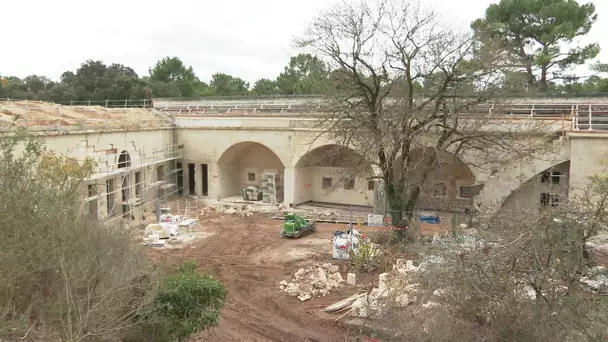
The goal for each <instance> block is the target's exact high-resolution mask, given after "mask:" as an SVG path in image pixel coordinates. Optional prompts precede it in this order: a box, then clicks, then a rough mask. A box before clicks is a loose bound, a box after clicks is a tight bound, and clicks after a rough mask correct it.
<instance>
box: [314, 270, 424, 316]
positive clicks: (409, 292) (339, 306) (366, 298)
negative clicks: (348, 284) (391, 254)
mask: <svg viewBox="0 0 608 342" xmlns="http://www.w3.org/2000/svg"><path fill="white" fill-rule="evenodd" d="M420 271H421V268H420V266H414V264H413V262H412V261H411V260H402V259H400V260H397V262H396V263H395V265H394V266H393V270H392V271H391V272H389V273H382V274H380V275H379V276H378V287H377V288H374V289H372V290H371V291H369V292H368V293H363V294H355V295H352V296H350V297H348V298H346V299H343V300H341V301H339V302H337V303H334V304H332V305H329V306H328V307H326V308H325V311H326V312H337V311H342V310H348V311H349V313H350V314H351V315H354V316H358V317H373V318H379V317H381V316H383V315H385V314H386V313H387V312H388V311H389V308H391V307H399V308H402V307H406V306H408V305H409V304H411V303H414V302H415V301H416V298H417V296H418V293H419V291H418V288H417V287H418V284H415V283H414V284H410V281H411V276H412V275H413V274H414V273H417V272H420ZM351 275H352V277H351ZM347 279H349V281H353V282H354V281H355V277H354V274H352V273H350V274H348V276H347Z"/></svg>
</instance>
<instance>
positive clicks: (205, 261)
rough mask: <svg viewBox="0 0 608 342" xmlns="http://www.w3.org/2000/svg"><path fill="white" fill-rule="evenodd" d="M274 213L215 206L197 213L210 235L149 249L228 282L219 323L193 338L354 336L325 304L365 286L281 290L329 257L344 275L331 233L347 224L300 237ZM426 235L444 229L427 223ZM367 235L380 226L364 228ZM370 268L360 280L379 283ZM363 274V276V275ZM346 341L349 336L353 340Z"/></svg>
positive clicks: (319, 225)
mask: <svg viewBox="0 0 608 342" xmlns="http://www.w3.org/2000/svg"><path fill="white" fill-rule="evenodd" d="M271 216H272V214H263V213H256V214H254V215H253V216H250V217H242V216H241V215H238V214H232V215H231V214H225V213H221V212H217V211H210V212H207V213H206V214H205V215H204V216H199V220H200V222H201V227H200V228H199V229H197V230H198V231H199V232H200V233H201V235H202V236H206V237H205V238H202V239H199V240H195V241H194V242H193V243H191V244H189V245H185V246H183V247H182V248H180V249H151V250H150V254H151V256H152V257H153V259H155V260H158V261H159V262H161V263H163V264H165V265H177V264H179V263H181V262H183V261H186V260H195V261H196V262H197V264H198V265H199V267H200V269H201V270H205V271H209V272H212V273H214V274H215V275H216V276H217V277H218V278H219V279H220V280H221V281H222V282H223V283H224V285H225V286H226V288H227V290H228V297H227V301H226V304H225V307H224V310H223V312H222V317H221V321H220V325H219V327H218V328H215V329H213V330H212V331H208V332H205V333H202V334H199V335H198V336H195V337H193V338H192V339H191V341H213V340H216V341H289V342H297V341H303V342H304V341H345V337H347V336H353V334H354V332H353V331H347V330H345V329H343V328H341V327H340V326H339V325H338V324H337V323H335V322H334V319H335V317H324V318H321V317H320V315H319V314H318V312H319V309H320V308H322V307H325V306H327V305H329V304H332V303H334V302H336V301H339V300H341V299H344V298H346V297H348V296H350V295H352V294H353V293H356V292H358V291H361V287H360V286H361V285H358V286H359V287H357V288H355V287H352V286H347V285H345V286H343V287H341V288H339V289H334V290H333V291H332V292H331V293H330V294H329V295H328V296H326V297H320V298H312V299H311V300H308V301H305V302H300V301H299V300H298V299H297V298H295V297H289V296H287V295H286V294H285V293H284V292H281V291H279V283H280V282H281V281H282V280H290V279H291V278H292V277H293V274H294V273H295V271H297V270H298V268H300V267H304V266H306V265H309V264H312V263H314V262H319V263H327V262H331V263H333V264H335V265H338V266H339V267H340V271H341V273H342V275H343V276H344V278H346V273H347V270H348V264H347V262H341V261H336V260H333V258H332V255H331V248H332V238H333V233H334V232H335V231H336V230H340V229H345V228H346V225H344V224H331V223H317V231H316V232H314V233H312V234H308V235H304V236H302V237H300V238H299V239H287V238H281V237H280V235H279V233H280V231H281V228H282V224H283V221H280V220H274V219H271ZM423 228H424V229H423V230H424V232H423V233H424V235H431V236H432V235H433V234H434V233H435V232H437V231H441V230H442V229H441V228H440V227H439V226H436V225H431V226H430V227H423ZM358 229H359V230H360V231H361V232H362V233H364V234H365V233H369V232H371V231H374V230H382V228H369V227H359V228H358ZM374 277H375V275H374V274H366V275H364V277H362V278H361V279H360V280H361V281H359V282H358V283H359V284H363V285H365V284H366V283H371V282H373V279H374ZM364 278H365V279H364ZM347 340H348V339H347Z"/></svg>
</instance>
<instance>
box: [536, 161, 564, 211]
mask: <svg viewBox="0 0 608 342" xmlns="http://www.w3.org/2000/svg"><path fill="white" fill-rule="evenodd" d="M555 172H556V170H555V167H551V168H549V169H547V170H545V171H543V172H542V173H541V175H540V176H541V183H543V182H542V179H543V178H544V177H545V175H544V173H546V174H547V175H546V177H547V178H548V181H547V182H544V184H547V188H546V191H547V192H544V191H543V192H542V193H547V194H548V196H549V198H548V201H549V202H548V203H547V204H548V206H551V207H553V206H560V205H562V204H564V203H565V202H566V201H567V200H568V182H567V181H568V173H567V172H565V173H564V172H560V171H557V172H559V174H556V173H555ZM554 178H557V180H558V181H557V183H554V182H553V179H554ZM542 193H541V194H542ZM553 195H555V196H556V197H557V201H556V202H555V203H554V200H553V198H552V196H553ZM541 207H542V204H541Z"/></svg>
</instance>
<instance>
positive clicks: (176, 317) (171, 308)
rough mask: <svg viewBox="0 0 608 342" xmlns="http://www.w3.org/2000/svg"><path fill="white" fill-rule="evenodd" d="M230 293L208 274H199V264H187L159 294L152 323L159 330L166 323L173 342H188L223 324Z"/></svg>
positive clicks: (153, 308) (171, 276)
mask: <svg viewBox="0 0 608 342" xmlns="http://www.w3.org/2000/svg"><path fill="white" fill-rule="evenodd" d="M225 299H226V289H225V288H224V286H223V285H222V283H221V282H220V281H218V280H217V279H215V278H213V277H212V276H211V275H208V274H199V273H197V272H196V263H195V262H194V261H189V262H186V263H184V264H183V265H182V266H181V267H180V268H179V269H178V270H177V272H176V273H175V274H172V275H170V276H169V277H168V278H167V279H166V281H165V284H164V286H163V287H162V288H161V290H160V291H159V293H158V294H157V296H156V298H155V300H154V302H153V307H152V310H153V311H152V312H153V314H152V315H151V316H150V317H149V321H156V322H157V323H156V324H155V325H156V326H157V327H158V326H159V325H163V324H161V323H160V322H159V321H164V326H165V327H166V329H167V334H168V337H169V338H170V339H171V340H178V341H184V340H185V339H186V338H188V337H189V336H190V335H192V334H195V333H197V332H199V331H202V330H205V329H207V328H210V327H213V326H217V325H218V324H219V318H220V313H221V310H222V307H223V305H224V300H225Z"/></svg>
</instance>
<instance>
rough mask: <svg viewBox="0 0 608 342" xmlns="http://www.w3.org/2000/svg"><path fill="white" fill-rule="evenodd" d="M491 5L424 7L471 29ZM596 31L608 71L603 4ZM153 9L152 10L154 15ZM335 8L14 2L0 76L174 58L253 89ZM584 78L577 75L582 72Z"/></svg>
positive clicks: (484, 1) (475, 1)
mask: <svg viewBox="0 0 608 342" xmlns="http://www.w3.org/2000/svg"><path fill="white" fill-rule="evenodd" d="M493 2H496V1H492V0H459V1H454V0H424V1H422V3H424V4H425V5H428V6H432V7H433V8H435V9H436V10H437V11H439V12H441V13H442V15H444V16H446V17H449V18H452V19H453V20H455V21H456V22H459V23H460V22H461V23H462V25H463V26H468V25H469V24H470V22H471V21H472V20H474V19H476V18H478V17H481V16H482V15H483V13H484V11H485V9H486V7H487V6H488V5H489V4H491V3H493ZM592 2H594V3H595V5H596V9H597V13H598V16H599V18H598V21H597V23H596V24H595V26H594V27H593V29H592V31H591V33H590V34H589V35H588V37H587V38H586V39H585V41H584V42H598V43H599V44H600V46H601V47H602V48H603V51H602V52H601V54H600V59H601V60H603V61H604V62H608V0H592ZM155 3H158V5H156V4H155ZM331 3H332V1H331V0H305V1H303V0H298V1H295V0H256V1H252V0H213V1H209V0H172V1H162V2H156V1H135V0H104V1H99V2H89V1H82V0H80V1H77V0H52V1H49V0H17V1H9V0H7V1H4V3H3V4H2V13H3V16H2V19H1V22H2V26H3V29H4V34H3V37H2V44H1V46H2V48H0V51H1V52H0V74H2V75H14V76H19V77H24V76H27V75H30V74H38V75H45V76H48V77H51V78H53V79H58V78H59V76H60V75H61V73H62V72H64V71H66V70H75V69H76V68H77V67H78V66H79V65H80V63H82V62H83V61H85V60H86V59H95V60H102V61H104V62H105V63H107V64H111V63H122V64H125V65H127V66H130V67H132V68H134V69H135V71H136V72H137V73H139V74H140V75H145V74H147V73H148V68H149V67H150V66H151V65H153V64H154V63H155V62H156V61H157V60H159V59H161V58H162V57H164V56H178V57H180V58H181V59H182V60H183V61H184V62H185V63H186V64H189V65H192V67H193V68H194V70H195V72H196V74H197V75H198V76H199V77H200V78H201V79H202V80H204V81H208V80H209V78H210V77H211V74H213V73H215V72H224V73H228V74H231V75H234V76H239V77H241V78H243V79H245V80H246V81H249V82H251V83H252V84H253V82H254V81H255V80H256V79H259V78H262V77H266V78H275V77H276V76H277V75H278V73H279V72H281V71H282V69H283V67H284V66H285V65H286V64H287V62H288V60H289V56H290V55H292V54H294V53H297V51H296V50H294V49H293V47H292V41H293V38H294V37H296V36H298V35H300V34H301V32H302V31H303V30H304V28H305V27H306V23H307V22H309V21H310V20H311V19H312V18H313V16H314V15H315V14H316V13H318V11H320V10H322V9H324V8H326V7H327V6H331ZM586 70H587V68H585V69H583V70H582V71H583V72H584V71H586Z"/></svg>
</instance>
